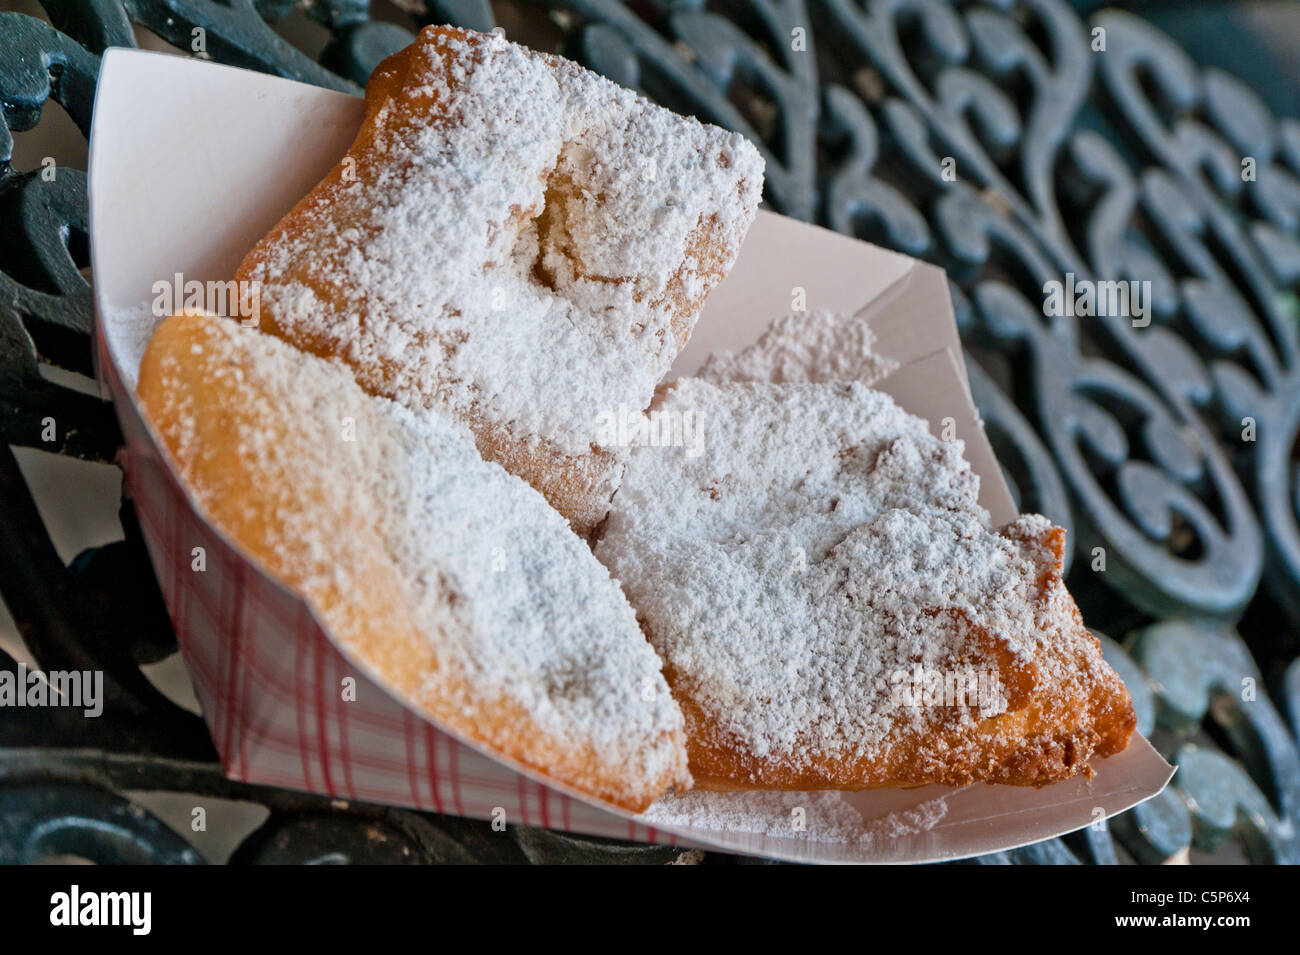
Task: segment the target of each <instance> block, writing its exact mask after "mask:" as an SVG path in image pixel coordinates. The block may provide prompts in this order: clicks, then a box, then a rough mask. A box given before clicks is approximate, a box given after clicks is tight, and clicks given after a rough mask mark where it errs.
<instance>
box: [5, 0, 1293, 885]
mask: <svg viewBox="0 0 1300 955" xmlns="http://www.w3.org/2000/svg"><path fill="white" fill-rule="evenodd" d="M395 3H396V5H392V4H389V3H383V4H380V3H374V4H371V3H367V2H366V0H307V2H299V3H293V2H290V0H260V2H259V0H228V2H218V0H46V2H43V3H42V4H41V7H43V13H42V11H41V10H40V9H38V8H36V7H35V6H28V7H24V8H23V10H22V12H19V11H18V10H15V9H7V10H5V9H0V112H2V113H3V118H4V124H3V126H0V433H2V434H3V439H4V441H3V443H0V598H3V603H4V606H5V608H7V610H8V613H9V615H10V616H11V617H12V630H13V632H15V633H16V634H17V635H18V636H19V637H20V638H21V643H22V650H23V654H25V656H26V657H29V658H30V659H31V660H32V661H33V662H35V663H36V664H38V665H40V666H41V667H44V668H46V669H98V670H102V671H103V672H104V674H105V695H106V703H105V711H104V713H103V715H102V716H100V717H99V718H97V719H93V720H87V719H83V718H82V717H81V716H80V715H79V714H76V713H74V712H73V711H69V710H67V709H62V708H25V709H15V710H7V711H0V861H32V860H35V859H42V858H47V857H50V856H78V857H85V858H89V859H93V860H97V861H114V860H120V861H164V862H184V863H198V862H203V861H208V859H207V858H206V857H205V854H204V852H205V851H206V852H207V855H208V856H212V857H213V861H225V858H226V856H227V854H228V855H229V861H232V862H269V861H348V860H356V861H401V862H438V861H520V862H523V861H531V862H553V861H618V862H644V863H661V862H666V861H673V860H679V861H692V862H699V861H703V862H707V863H714V862H717V863H727V862H737V861H745V860H736V859H732V858H731V857H726V856H715V855H705V856H701V855H698V854H691V855H688V856H687V857H686V858H685V859H682V858H681V856H682V853H681V852H680V851H679V850H675V849H667V848H658V847H654V848H652V847H644V846H634V845H623V844H618V843H605V842H600V841H597V840H588V839H582V838H575V837H570V836H563V835H559V834H555V833H548V832H545V831H542V830H535V829H511V830H509V832H508V833H507V834H506V835H504V836H503V835H502V834H499V833H493V832H491V830H490V828H489V827H488V826H487V825H486V824H482V823H477V822H472V821H467V820H461V819H455V818H449V817H443V816H436V815H432V814H426V813H415V812H407V811H400V810H394V809H387V808H382V807H373V806H366V805H360V804H344V803H339V802H336V801H331V800H328V799H324V798H319V797H314V796H307V795H303V794H299V793H294V792H288V791H277V790H272V789H266V788H262V787H252V786H246V785H242V784H236V783H232V782H229V781H226V780H224V779H223V778H222V777H221V775H220V772H219V769H218V767H217V765H216V762H215V754H214V752H213V749H212V745H211V743H210V741H209V739H208V736H207V733H206V731H205V730H204V727H203V725H202V723H201V721H200V720H199V719H198V717H197V716H196V715H195V714H194V713H193V712H191V711H189V710H187V709H185V708H184V707H182V706H180V705H178V704H177V703H176V702H174V701H173V699H172V698H171V697H170V696H169V695H168V694H166V693H164V692H162V691H160V689H159V688H158V683H157V677H156V671H157V669H158V666H159V664H160V662H162V661H167V660H168V659H169V658H171V657H172V655H173V654H174V653H175V649H176V647H175V641H174V638H173V635H172V633H171V630H170V627H169V625H168V622H167V618H166V614H165V612H164V611H163V608H162V605H161V601H160V597H159V595H158V590H157V587H156V585H155V583H154V581H153V577H152V573H151V571H150V568H149V564H148V560H147V557H146V555H145V553H144V549H143V546H142V543H141V540H140V537H139V533H138V530H137V528H136V526H135V523H134V518H133V514H132V511H131V505H130V502H129V501H123V502H122V503H121V506H120V511H119V514H118V517H119V518H120V531H121V539H118V540H112V541H109V542H107V543H102V544H100V545H98V546H93V547H89V548H87V549H85V550H84V551H82V552H81V553H79V554H77V555H76V556H75V558H74V559H71V560H70V561H65V559H64V557H63V556H61V555H60V553H59V551H58V548H57V547H56V546H55V541H54V540H53V537H52V528H51V517H50V515H49V514H47V513H45V512H43V511H42V509H41V508H40V507H39V506H38V504H37V498H39V497H40V493H41V491H42V490H43V489H42V488H41V487H39V486H37V487H33V486H29V483H28V482H29V480H31V481H32V482H33V483H34V484H40V483H41V481H40V479H38V478H33V477H32V475H34V474H37V473H38V472H39V470H40V469H39V468H36V467H35V466H34V465H32V463H31V462H32V461H34V460H37V459H40V460H44V459H45V455H62V456H68V457H73V458H78V459H83V460H86V461H91V462H101V463H102V464H103V465H105V466H110V465H111V463H112V462H113V460H114V456H115V453H116V450H117V446H118V441H119V435H118V432H117V427H116V424H115V421H114V419H113V415H112V412H111V409H110V408H109V407H107V406H106V405H105V404H103V403H102V402H101V401H100V400H99V399H98V398H97V397H96V396H95V395H93V394H91V393H88V389H87V388H86V387H85V378H84V376H87V375H89V374H90V373H91V371H92V370H91V367H90V348H89V331H90V327H91V306H90V287H89V285H88V274H87V269H86V265H87V262H86V257H87V252H86V245H87V242H86V231H85V230H86V194H85V175H84V173H83V172H82V171H81V170H80V169H78V168H75V164H68V163H64V164H60V163H59V162H58V161H57V159H55V158H49V159H46V158H45V157H44V156H41V155H39V154H36V155H33V154H32V150H31V149H30V148H29V149H28V150H27V152H26V153H23V151H22V149H20V148H18V147H20V146H22V145H23V144H24V143H26V142H27V140H26V139H24V138H23V137H32V136H34V135H36V134H37V133H39V132H40V130H39V129H37V128H36V127H37V126H38V124H40V125H41V127H42V128H44V127H45V126H46V124H61V125H62V127H63V128H65V129H66V130H73V128H74V127H75V131H79V135H80V136H82V137H84V135H85V134H86V132H87V130H88V129H89V124H90V114H91V104H92V98H93V94H94V88H95V77H96V73H97V69H98V64H99V55H100V54H101V53H102V51H103V50H104V49H105V48H106V47H107V46H114V45H135V44H137V43H140V42H147V43H150V44H154V45H159V44H160V41H165V42H166V43H169V44H172V45H174V46H176V47H180V48H181V49H183V50H186V51H197V53H196V55H201V56H206V57H210V58H212V59H214V60H218V61H220V62H225V63H230V64H234V65H238V66H243V67H249V68H253V69H259V70H265V71H268V72H272V73H276V74H279V75H283V76H288V77H293V78H297V79H301V80H305V81H309V82H313V83H318V84H322V85H326V86H331V87H335V88H340V89H349V90H358V91H359V89H360V87H361V85H363V84H364V82H365V79H366V77H367V76H368V75H369V72H370V70H371V69H372V68H373V67H374V65H375V64H376V63H377V62H378V61H379V60H380V59H382V58H383V57H384V56H385V55H387V54H388V53H389V52H391V51H393V50H395V49H397V48H399V47H401V46H403V45H405V44H406V43H407V42H409V40H410V39H411V37H412V35H413V31H414V30H416V29H418V28H419V26H420V25H423V24H424V23H427V22H451V23H456V24H460V25H464V26H469V27H474V28H477V29H482V30H490V29H492V28H494V27H502V28H504V29H505V31H506V34H507V35H508V36H510V37H512V38H516V39H521V40H524V41H525V42H528V43H529V44H530V45H533V46H536V47H539V48H547V49H553V50H556V51H559V52H563V53H564V54H566V55H568V56H570V57H572V58H574V59H577V60H579V61H581V62H583V63H585V64H586V65H588V66H590V67H592V68H593V69H596V70H598V71H599V72H602V73H604V74H605V75H607V76H610V77H612V78H613V79H615V80H617V81H619V82H621V83H623V84H626V85H628V86H632V87H636V88H639V89H641V90H643V91H644V92H645V93H646V94H647V95H649V96H650V97H652V98H653V99H655V100H657V101H659V102H661V103H663V104H665V105H667V106H669V107H671V108H673V109H676V110H678V111H681V112H688V113H693V114H696V115H698V116H700V117H701V118H702V119H705V120H707V121H710V122H715V123H718V124H720V125H724V126H728V127H730V128H733V129H737V130H740V131H741V132H744V133H745V134H746V135H748V136H749V137H750V138H751V139H753V140H754V141H755V142H756V143H760V144H762V148H763V149H764V152H765V154H766V159H767V163H768V186H767V193H766V202H767V204H768V205H769V207H770V208H773V209H775V210H777V211H780V212H783V213H785V214H787V215H792V216H796V217H799V218H803V219H808V220H812V221H817V222H820V223H822V224H824V225H827V226H829V227H831V228H833V229H836V230H839V231H841V232H844V233H848V234H851V235H856V236H859V237H861V238H864V239H867V240H870V241H874V242H877V243H879V244H882V245H885V246H888V247H891V248H894V249H898V250H900V251H903V252H906V253H908V254H910V255H913V256H917V257H920V258H923V259H926V260H929V261H932V262H935V263H937V264H939V265H941V266H943V267H944V268H946V269H947V270H948V274H949V276H950V279H951V286H952V293H953V297H954V300H955V302H956V304H957V310H958V316H959V322H960V325H961V329H962V335H963V341H964V344H965V346H966V349H967V361H968V365H969V367H970V371H971V381H972V386H973V388H974V390H975V394H976V399H977V403H978V405H979V408H980V412H981V414H982V416H983V418H984V420H985V422H986V424H987V428H988V432H989V434H990V436H991V438H992V439H993V441H994V444H995V447H996V449H997V451H998V454H999V457H1000V459H1001V461H1002V464H1003V467H1004V469H1005V471H1006V473H1007V475H1008V478H1009V480H1010V482H1011V483H1012V485H1013V488H1014V490H1015V493H1016V495H1017V497H1018V499H1019V502H1020V504H1021V506H1022V508H1024V509H1026V510H1037V511H1041V512H1042V513H1044V514H1046V515H1048V516H1049V517H1050V518H1052V519H1053V520H1054V521H1055V522H1057V523H1058V524H1061V525H1063V526H1065V527H1066V528H1068V529H1069V531H1070V540H1071V542H1072V550H1071V553H1070V555H1069V556H1070V561H1071V562H1070V566H1069V577H1068V582H1069V584H1070V587H1071V590H1072V591H1073V592H1074V593H1075V594H1076V596H1077V598H1078V600H1079V603H1080V605H1081V607H1082V609H1083V611H1084V616H1085V619H1086V620H1087V621H1088V622H1089V624H1090V625H1092V626H1093V627H1094V628H1096V629H1098V630H1099V631H1100V632H1102V633H1103V634H1106V635H1108V636H1107V638H1106V650H1107V655H1108V657H1109V658H1110V659H1111V660H1112V662H1113V663H1114V664H1115V666H1116V668H1117V669H1119V670H1120V672H1121V674H1122V675H1123V676H1124V678H1125V680H1126V682H1127V683H1128V685H1129V687H1130V689H1131V691H1132V693H1133V697H1134V701H1135V703H1136V705H1137V708H1138V712H1139V725H1140V728H1141V729H1142V731H1143V732H1145V733H1147V734H1148V735H1149V736H1150V737H1151V738H1152V739H1153V741H1154V742H1155V743H1156V744H1157V746H1158V747H1159V748H1160V749H1161V751H1162V752H1163V753H1164V754H1165V755H1166V757H1167V758H1169V759H1170V760H1171V761H1172V762H1175V763H1176V764H1177V765H1178V773H1177V775H1176V777H1175V780H1174V783H1173V785H1172V786H1171V788H1170V789H1169V790H1168V791H1167V792H1166V793H1165V794H1163V795H1162V796H1161V797H1158V798H1157V799H1155V800H1152V801H1151V802H1149V803H1146V804H1144V805H1143V806H1141V807H1138V808H1137V809H1135V810H1133V811H1131V812H1129V813H1127V814H1125V815H1123V816H1120V817H1118V818H1117V819H1115V820H1112V822H1111V825H1110V826H1109V827H1108V828H1102V829H1100V830H1097V829H1088V830H1085V831H1082V832H1080V833H1076V834H1074V835H1072V836H1069V837H1067V838H1065V839H1060V840H1052V841H1049V842H1046V843H1042V844H1039V845H1037V846H1033V847H1030V848H1027V849H1022V850H1017V851H1015V852H1011V853H1005V854H999V855H997V856H993V857H985V858H982V859H979V860H977V861H978V862H981V863H986V864H1007V863H1013V864H1020V863H1025V864H1033V863H1097V864H1108V863H1116V862H1131V861H1139V862H1158V861H1165V860H1175V861H1187V860H1190V861H1202V860H1208V859H1215V860H1227V861H1250V862H1260V863H1263V862H1294V861H1296V860H1297V859H1298V858H1300V837H1298V836H1297V828H1296V827H1297V823H1298V822H1300V758H1298V755H1297V754H1298V749H1297V745H1298V743H1297V731H1298V729H1300V664H1298V662H1297V656H1298V654H1300V299H1298V298H1297V295H1296V292H1297V288H1298V287H1300V123H1298V122H1297V121H1296V119H1295V118H1294V115H1293V114H1294V113H1295V110H1296V96H1297V91H1300V75H1297V74H1298V72H1300V66H1297V64H1300V55H1297V49H1296V46H1295V44H1296V38H1297V37H1300V31H1297V30H1293V31H1292V32H1291V33H1290V35H1289V36H1287V35H1286V34H1285V33H1283V34H1282V35H1278V33H1277V31H1276V30H1275V29H1273V30H1270V29H1268V28H1266V26H1262V25H1267V24H1270V23H1272V24H1279V23H1281V24H1289V25H1290V26H1291V27H1295V26H1296V24H1297V23H1300V19H1297V17H1296V14H1295V11H1294V10H1291V11H1287V10H1286V9H1284V8H1285V5H1274V4H1269V3H1255V4H1246V5H1223V4H1214V3H1200V4H1190V5H1183V8H1182V9H1179V6H1178V5H1173V6H1171V5H1169V4H1150V5H1144V4H1139V5H1138V8H1139V10H1140V11H1141V12H1142V13H1143V14H1145V15H1147V16H1148V17H1150V18H1151V19H1144V18H1143V16H1139V15H1137V14H1135V13H1134V12H1123V11H1116V10H1097V9H1094V7H1095V6H1096V5H1094V4H1080V3H1076V4H1073V5H1071V4H1067V3H1064V2H1062V0H987V2H953V3H949V2H943V0H677V2H673V0H630V2H627V3H621V2H616V0H543V2H536V3H524V2H518V0H503V2H495V3H491V4H489V3H488V2H487V0H395ZM8 6H10V7H12V6H13V4H12V3H11V4H8ZM1194 17H1199V18H1200V21H1199V22H1200V23H1201V24H1202V26H1201V28H1200V29H1190V28H1189V27H1188V24H1189V23H1191V22H1192V18H1194ZM1152 20H1156V21H1160V22H1162V23H1164V24H1165V25H1167V26H1168V27H1169V30H1170V31H1171V32H1173V33H1175V34H1178V35H1179V36H1180V38H1181V40H1182V42H1183V43H1184V44H1186V47H1187V48H1186V49H1185V48H1184V46H1181V45H1180V44H1179V43H1178V42H1175V40H1174V39H1172V38H1171V36H1170V35H1169V34H1168V33H1166V32H1162V30H1160V29H1158V28H1157V27H1156V26H1154V25H1153V23H1152ZM1206 24H1208V26H1205V25H1206ZM1207 31H1209V32H1208V33H1207ZM1215 35H1222V36H1223V37H1224V38H1225V39H1224V43H1222V44H1219V45H1217V46H1216V43H1215V41H1214V37H1215ZM1243 37H1244V40H1243ZM287 38H291V39H292V41H293V42H290V39H287ZM1232 38H1235V39H1232ZM1288 42H1289V43H1290V45H1291V49H1290V50H1289V51H1288V50H1287V49H1286V47H1287V44H1288ZM1243 43H1244V44H1245V46H1244V48H1243ZM1193 48H1194V55H1193V54H1192V53H1190V52H1189V50H1192V49H1193ZM1225 49H1228V51H1229V53H1231V57H1230V59H1227V60H1224V61H1223V62H1226V63H1228V65H1229V66H1232V67H1233V68H1234V69H1235V70H1236V71H1237V72H1241V73H1245V74H1248V75H1249V76H1250V78H1251V80H1252V82H1253V83H1254V87H1252V85H1248V83H1247V82H1245V81H1243V80H1242V79H1239V78H1237V77H1236V76H1234V75H1233V72H1231V71H1229V70H1225V69H1224V68H1223V67H1222V65H1219V63H1217V62H1216V57H1217V56H1218V55H1219V54H1220V53H1223V52H1224V50H1225ZM54 104H57V106H55V105H54ZM1287 113H1290V114H1292V115H1287ZM43 116H44V117H45V120H44V121H42V117H43ZM29 130H31V131H32V132H28V131H29ZM75 131H74V132H75ZM15 134H17V136H18V137H19V139H18V140H15ZM141 135H148V131H147V130H142V131H141ZM82 148H83V152H82V157H83V159H84V146H83V147H82ZM16 149H17V152H16ZM72 153H73V155H74V156H75V154H76V149H75V148H74V149H73V150H72ZM16 155H18V156H26V159H27V161H26V162H21V161H15V156H16ZM1069 274H1072V275H1073V276H1074V277H1075V278H1076V280H1086V281H1106V280H1124V281H1128V280H1132V281H1138V282H1149V283H1150V285H1149V286H1145V288H1148V289H1149V291H1150V299H1149V304H1150V314H1149V318H1150V321H1149V323H1145V324H1144V323H1141V322H1139V323H1137V325H1136V326H1135V323H1134V322H1132V321H1131V320H1130V319H1129V318H1124V317H1118V316H1113V315H1112V316H1101V317H1086V316H1080V317H1068V316H1064V317H1062V316H1058V317H1055V318H1050V319H1049V318H1045V317H1044V310H1043V300H1042V296H1043V290H1044V285H1045V283H1048V282H1053V281H1057V280H1062V279H1064V278H1065V277H1066V276H1067V275H1069ZM13 449H18V450H17V452H15V450H13ZM35 452H44V453H45V454H36V453H35ZM20 458H21V460H22V461H23V462H26V463H25V464H23V465H20V463H19V462H20ZM101 506H102V505H101ZM113 536H117V535H116V534H114V535H113ZM1111 638H1113V639H1111ZM17 665H18V663H17V661H16V659H15V656H14V655H11V654H7V653H3V652H0V667H3V668H7V669H10V670H13V669H15V668H16V667H17ZM163 665H165V664H163ZM209 804H211V805H213V806H216V805H249V804H251V805H255V806H257V807H260V808H259V809H258V810H257V812H256V813H255V814H254V815H253V816H251V817H247V816H246V817H241V818H251V819H252V820H253V821H252V822H250V823H248V824H247V825H246V827H245V828H247V829H251V832H248V833H247V835H245V834H244V833H243V832H242V831H241V832H240V833H239V834H238V837H237V838H235V839H234V841H233V843H232V844H231V846H229V847H228V849H229V851H228V852H227V851H225V850H223V851H222V852H220V853H214V852H212V851H211V850H204V851H200V848H197V847H198V846H201V845H206V843H205V842H204V840H203V839H202V838H201V837H200V835H199V834H196V833H195V832H194V831H193V827H190V826H186V825H185V820H187V819H189V818H190V816H191V814H192V811H193V809H194V807H196V806H206V805H209ZM164 820H166V821H164ZM178 820H179V821H178ZM181 833H186V834H185V835H181Z"/></svg>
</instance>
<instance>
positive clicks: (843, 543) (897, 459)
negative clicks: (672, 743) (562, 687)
mask: <svg viewBox="0 0 1300 955" xmlns="http://www.w3.org/2000/svg"><path fill="white" fill-rule="evenodd" d="M652 414H659V415H663V416H667V418H669V419H672V420H681V421H683V422H688V421H694V422H698V424H697V427H702V428H703V433H702V439H701V440H699V441H697V442H695V443H687V442H683V443H682V446H680V447H679V446H665V443H664V442H660V443H659V444H658V445H655V444H652V443H649V442H646V443H644V444H643V445H642V446H639V447H636V448H634V450H633V452H632V455H631V458H630V461H629V464H628V468H627V472H626V474H625V477H624V481H623V484H622V486H621V488H620V490H619V492H618V495H617V497H616V498H615V501H614V508H613V510H612V511H611V513H610V515H609V519H608V522H607V524H606V526H605V528H604V532H603V536H602V539H601V540H600V542H599V543H598V545H597V551H596V553H597V556H598V557H599V558H600V559H601V560H602V561H603V562H604V563H605V564H606V566H608V567H609V568H610V570H611V572H612V573H613V574H614V576H615V577H617V578H618V579H619V581H620V582H621V583H622V585H623V588H624V590H625V592H626V593H627V595H628V597H629V599H630V600H631V601H632V604H633V606H634V607H635V608H636V610H637V615H638V619H639V620H640V621H641V624H642V627H643V628H644V630H645V632H646V634H647V635H648V636H649V638H650V641H651V643H652V644H653V645H654V646H655V648H656V649H657V650H659V652H660V654H661V656H662V657H663V659H664V662H665V672H666V674H667V676H668V682H669V685H670V686H671V687H672V690H673V693H674V695H675V696H676V697H677V699H678V702H679V703H680V704H681V706H682V710H683V712H684V714H685V717H686V731H687V737H688V743H687V749H688V753H689V758H690V768H691V772H692V774H693V775H694V777H695V784H696V787H697V788H700V789H715V790H728V789H826V788H833V789H866V788H875V787H884V786H910V785H919V784H923V783H947V784H952V785H959V784H965V783H969V782H973V781H977V780H985V781H988V782H1000V783H1015V784H1043V783H1048V782H1052V781H1054V780H1059V779H1065V778H1067V777H1070V776H1074V775H1078V774H1090V773H1091V769H1090V767H1089V760H1090V759H1092V758H1094V757H1100V756H1107V755H1110V754H1112V753H1115V752H1118V751H1120V750H1122V749H1123V748H1124V747H1125V746H1126V745H1127V743H1128V739H1129V736H1130V734H1131V733H1132V732H1133V729H1134V726H1135V718H1134V714H1133V707H1132V703H1131V701H1130V699H1129V696H1128V693H1127V691H1126V690H1125V689H1124V686H1123V684H1122V683H1121V681H1120V680H1119V678H1118V677H1117V676H1116V675H1115V673H1114V671H1113V670H1111V668H1110V667H1109V666H1108V665H1107V664H1106V663H1105V662H1104V661H1103V660H1102V657H1101V651H1100V647H1099V645H1098V642H1097V640H1096V639H1095V638H1094V637H1093V636H1092V634H1091V633H1089V631H1088V630H1087V629H1086V628H1085V627H1084V626H1083V623H1082V620H1081V619H1080V615H1079V612H1078V609H1077V608H1076V606H1075V604H1074V601H1073V600H1072V599H1071V598H1070V595H1069V593H1068V592H1067V591H1066V589H1065V586H1064V584H1063V583H1062V581H1061V554H1062V552H1063V551H1062V548H1063V543H1064V532H1063V531H1061V529H1060V528H1054V527H1052V526H1051V525H1050V524H1049V523H1048V522H1047V521H1046V520H1045V519H1044V518H1041V517H1037V516H1026V517H1021V518H1020V519H1019V520H1017V521H1015V522H1014V523H1012V524H1010V525H1008V526H1007V527H1004V528H1002V529H1001V530H1000V531H998V530H996V529H994V528H992V527H990V526H989V523H988V515H987V513H986V512H984V511H983V510H982V509H981V508H980V507H979V505H978V503H977V492H978V479H977V478H976V477H975V476H974V475H973V474H972V473H971V471H970V467H969V465H968V464H967V463H966V462H965V461H964V460H963V459H962V456H961V455H962V445H961V442H958V441H940V440H938V439H936V438H933V437H931V436H930V434H929V432H928V430H927V427H926V425H925V423H924V422H923V421H921V420H920V419H918V418H914V417H912V416H911V415H908V414H906V413H905V412H903V411H902V410H901V409H899V408H898V407H897V406H896V405H895V404H894V403H893V401H892V400H891V399H890V398H889V397H888V396H886V395H884V394H882V393H880V392H876V391H873V390H871V389H870V388H868V387H866V386H865V385H862V384H860V383H818V384H807V383H796V384H772V383H766V382H762V383H754V382H749V383H723V384H718V385H715V384H712V383H709V382H705V381H703V380H700V379H682V380H679V381H678V382H676V383H675V384H674V385H673V386H671V387H670V388H668V389H666V390H665V391H664V393H663V395H662V398H661V400H660V401H659V402H658V403H657V404H656V406H655V408H654V409H653V411H652ZM659 433H660V434H663V433H665V429H663V428H661V429H660V432H659ZM688 452H690V453H688Z"/></svg>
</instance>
